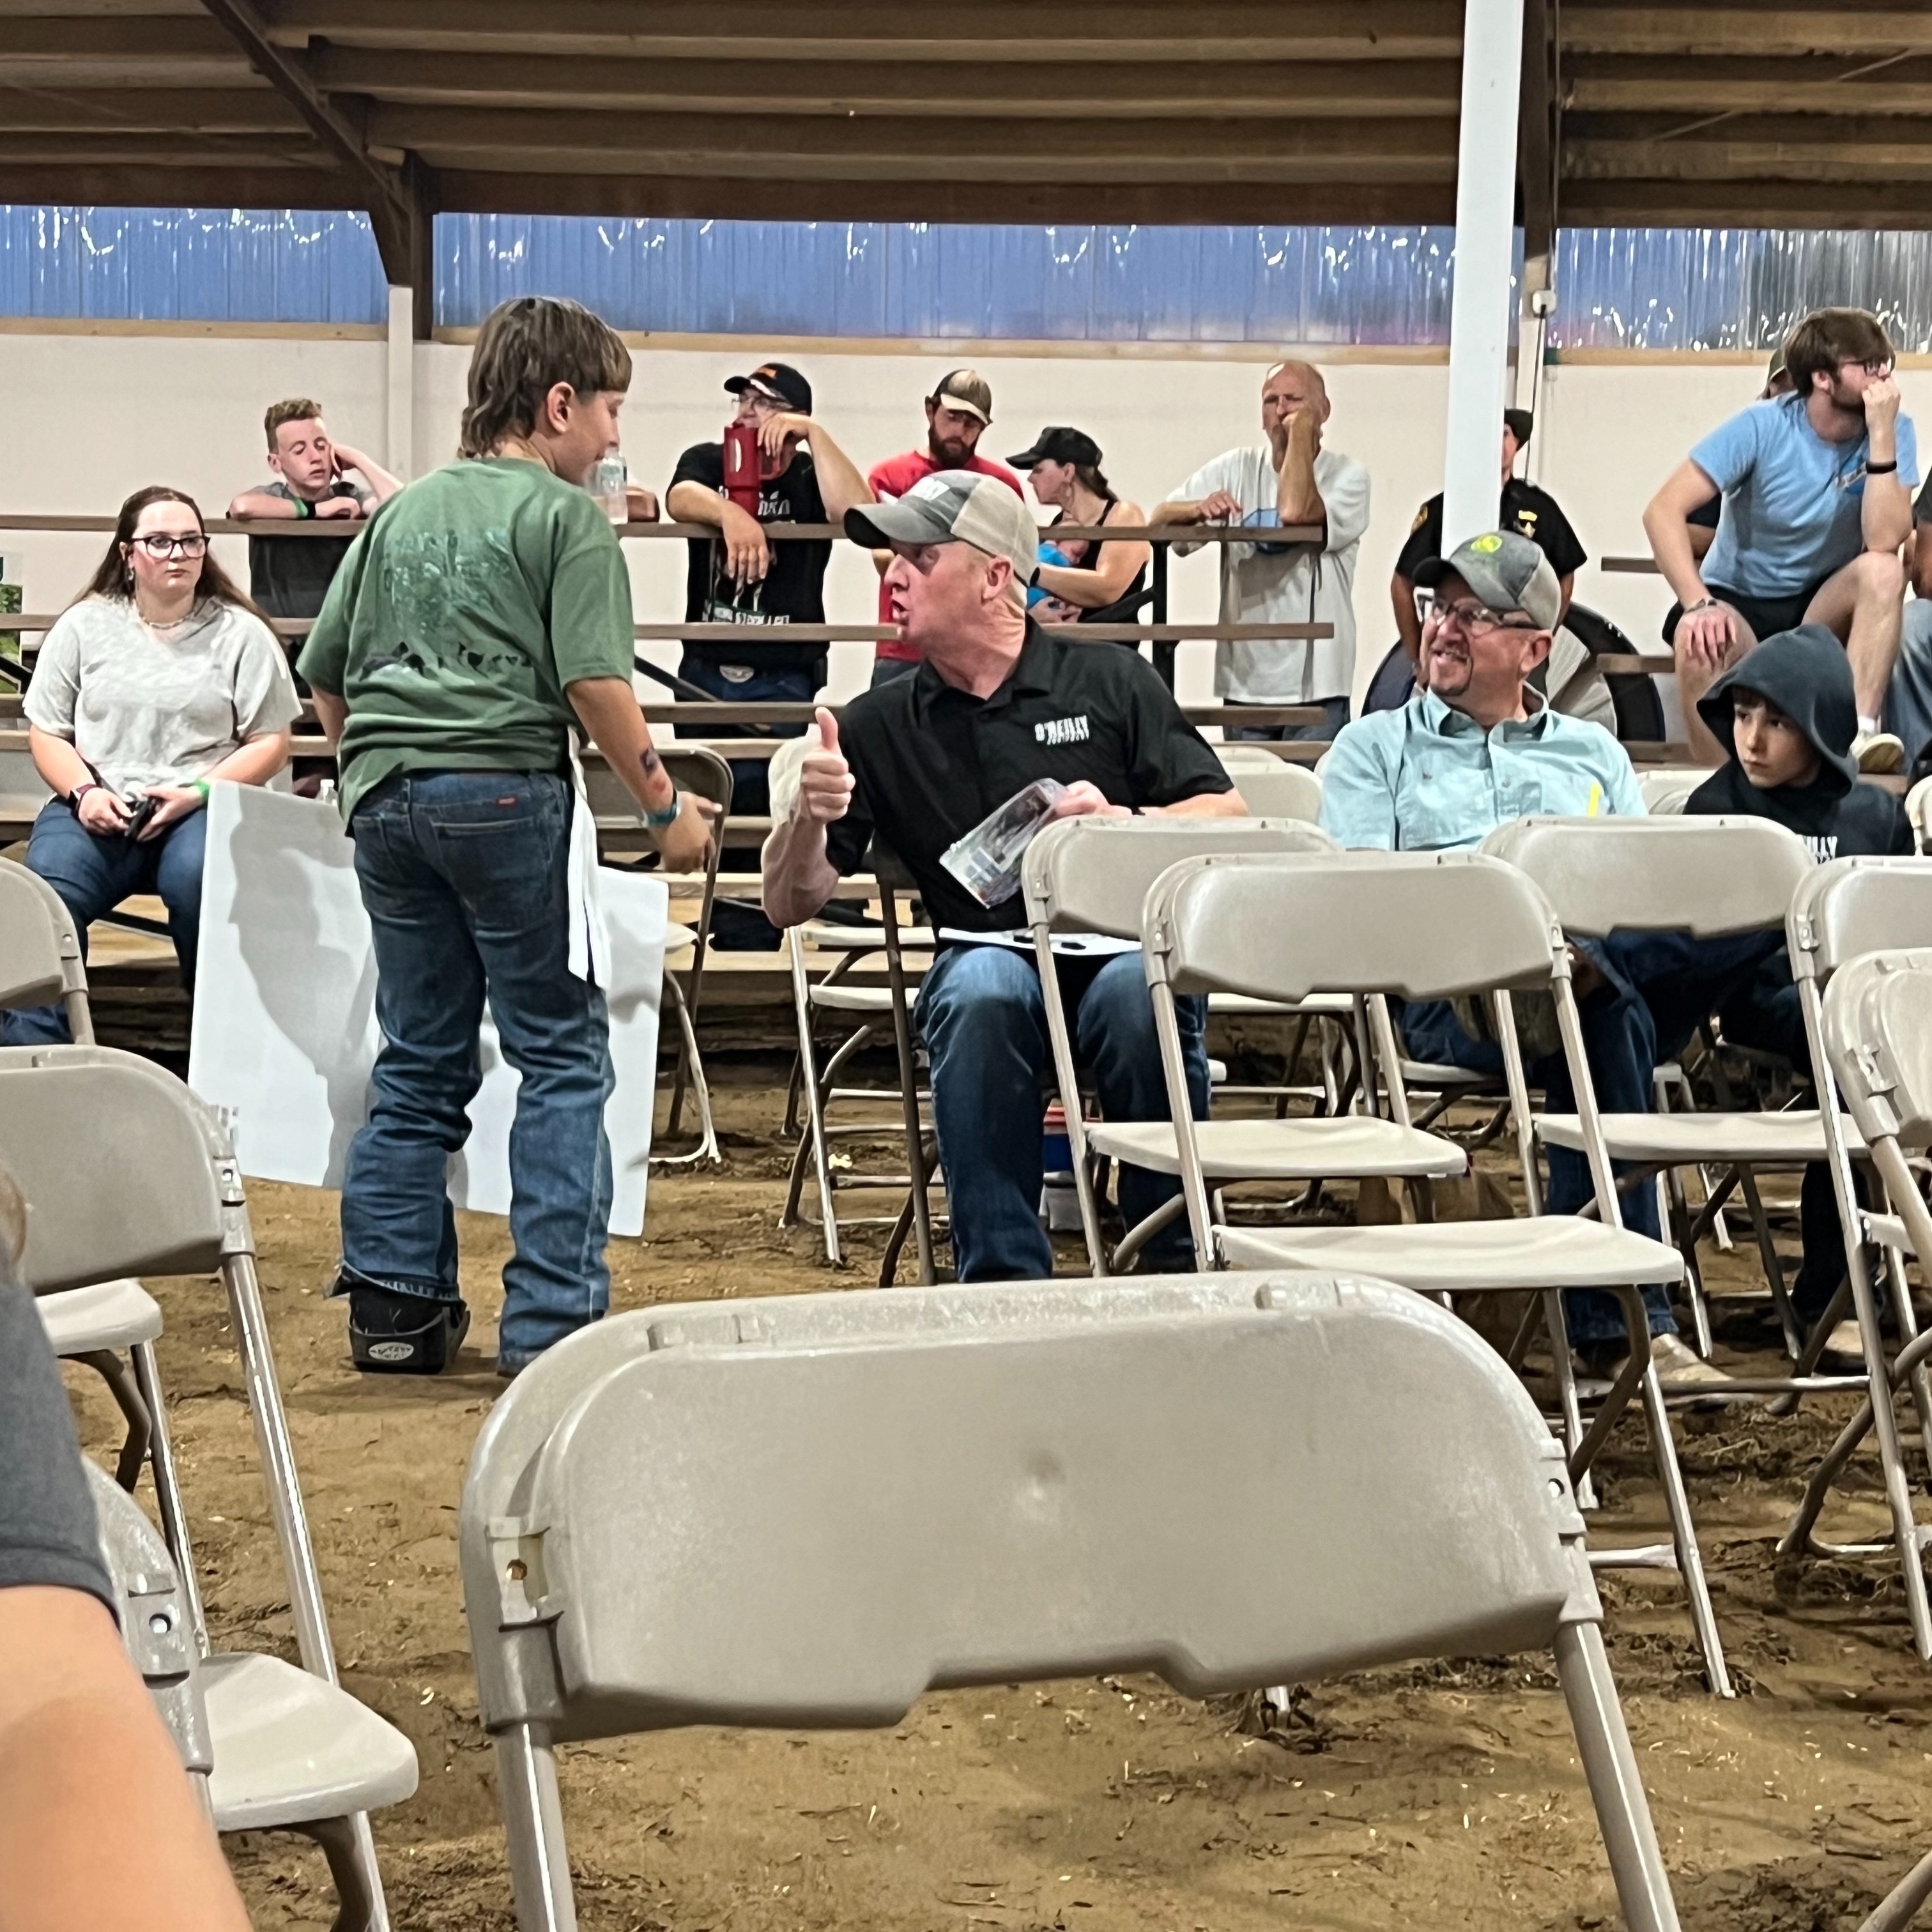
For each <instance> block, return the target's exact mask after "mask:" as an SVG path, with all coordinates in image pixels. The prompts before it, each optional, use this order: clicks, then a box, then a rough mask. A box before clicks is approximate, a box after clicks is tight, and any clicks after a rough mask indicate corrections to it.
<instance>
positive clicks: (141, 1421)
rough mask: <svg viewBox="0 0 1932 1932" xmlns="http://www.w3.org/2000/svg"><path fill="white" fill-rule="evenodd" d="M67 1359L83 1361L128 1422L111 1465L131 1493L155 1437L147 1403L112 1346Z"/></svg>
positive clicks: (116, 1478) (116, 1476) (122, 1417)
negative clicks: (101, 1383) (118, 1453)
mask: <svg viewBox="0 0 1932 1932" xmlns="http://www.w3.org/2000/svg"><path fill="white" fill-rule="evenodd" d="M68 1360H69V1361H75V1362H80V1363H82V1364H85V1365H86V1367H89V1368H90V1369H92V1370H93V1371H94V1373H95V1374H96V1375H97V1376H99V1377H100V1378H101V1380H102V1381H103V1382H105V1383H106V1384H107V1391H108V1393H109V1394H110V1395H111V1396H113V1398H114V1406H115V1408H116V1409H118V1410H119V1411H120V1412H121V1420H122V1421H124V1422H125V1423H126V1424H127V1434H126V1435H125V1436H123V1437H122V1438H121V1454H120V1456H119V1457H118V1460H116V1462H115V1465H114V1480H115V1481H116V1482H117V1483H118V1484H120V1485H121V1488H123V1489H124V1490H127V1492H128V1493H129V1494H130V1495H132V1494H133V1489H134V1485H135V1484H136V1483H138V1482H139V1481H140V1480H141V1465H142V1463H145V1461H146V1460H148V1444H149V1443H150V1442H151V1441H152V1440H153V1439H154V1421H153V1418H151V1416H150V1415H148V1405H147V1404H146V1403H145V1402H144V1401H143V1400H142V1397H141V1391H140V1390H139V1388H138V1387H137V1386H136V1384H135V1381H134V1379H133V1376H131V1375H130V1374H129V1373H128V1370H127V1364H126V1363H125V1362H124V1361H122V1360H121V1358H120V1357H119V1356H118V1355H116V1354H115V1352H114V1351H113V1349H89V1350H88V1351H87V1352H86V1354H85V1355H72V1356H70V1357H69V1358H68Z"/></svg>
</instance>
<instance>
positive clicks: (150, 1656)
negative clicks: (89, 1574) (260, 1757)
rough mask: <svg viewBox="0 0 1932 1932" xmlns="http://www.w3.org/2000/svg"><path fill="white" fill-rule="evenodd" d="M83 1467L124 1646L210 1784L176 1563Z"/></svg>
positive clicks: (101, 1473) (95, 1469)
mask: <svg viewBox="0 0 1932 1932" xmlns="http://www.w3.org/2000/svg"><path fill="white" fill-rule="evenodd" d="M81 1460H82V1462H83V1465H84V1466H85V1467H86V1471H87V1486H88V1488H89V1491H90V1492H91V1493H92V1495H93V1497H94V1508H95V1515H96V1517H98V1520H99V1522H100V1526H101V1561H102V1562H104V1563H105V1564H106V1565H107V1577H108V1580H109V1582H110V1583H112V1584H113V1586H114V1594H115V1597H116V1598H118V1600H119V1610H120V1617H121V1642H122V1643H123V1644H124V1645H125V1646H127V1655H128V1658H129V1659H130V1661H131V1662H132V1663H133V1666H134V1668H135V1669H136V1670H138V1671H139V1673H141V1681H142V1682H143V1683H144V1684H145V1685H147V1687H148V1694H149V1696H151V1697H152V1698H153V1699H154V1703H155V1704H156V1706H157V1707H158V1708H159V1709H160V1714H161V1717H162V1719H163V1721H164V1722H165V1723H166V1725H167V1727H168V1730H169V1734H170V1735H171V1736H172V1738H173V1739H174V1741H175V1749H176V1750H177V1751H179V1752H180V1753H181V1763H182V1764H183V1765H184V1766H185V1767H186V1768H187V1769H188V1770H190V1771H191V1772H199V1773H201V1774H202V1775H203V1776H205V1775H207V1773H208V1772H209V1771H210V1770H211V1769H212V1768H213V1766H214V1744H213V1739H212V1737H211V1733H210V1732H209V1730H208V1705H207V1701H206V1700H205V1697H204V1696H203V1694H202V1688H201V1683H200V1680H199V1677H198V1676H197V1675H196V1667H197V1664H198V1663H199V1659H198V1658H196V1654H195V1637H194V1629H193V1624H192V1622H191V1621H190V1618H189V1616H188V1611H187V1602H186V1600H185V1598H184V1596H183V1595H182V1592H181V1579H180V1576H179V1574H178V1572H177V1571H176V1570H175V1563H174V1559H173V1558H172V1556H169V1554H168V1547H167V1545H166V1544H165V1543H163V1541H161V1537H160V1532H159V1531H158V1530H157V1529H155V1528H154V1525H153V1524H152V1523H150V1522H149V1521H148V1519H147V1518H146V1517H145V1516H143V1515H142V1514H141V1507H140V1505H139V1504H138V1503H137V1502H135V1500H134V1499H133V1497H132V1496H129V1495H128V1494H127V1492H126V1491H125V1490H123V1489H121V1487H118V1484H115V1483H114V1482H113V1481H111V1480H110V1478H109V1477H108V1475H107V1472H106V1471H105V1470H104V1469H102V1468H101V1466H100V1465H99V1464H98V1463H95V1461H93V1460H92V1458H90V1457H83V1458H82V1459H81Z"/></svg>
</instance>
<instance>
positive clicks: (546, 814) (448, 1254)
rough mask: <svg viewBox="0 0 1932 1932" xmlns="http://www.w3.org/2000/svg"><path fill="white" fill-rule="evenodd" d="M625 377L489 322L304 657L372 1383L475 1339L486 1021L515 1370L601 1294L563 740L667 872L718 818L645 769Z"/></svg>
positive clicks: (503, 1362)
mask: <svg viewBox="0 0 1932 1932" xmlns="http://www.w3.org/2000/svg"><path fill="white" fill-rule="evenodd" d="M630 383H631V358H630V355H629V353H628V351H627V350H625V347H624V345H623V344H622V342H621V341H619V339H618V338H617V337H616V335H615V334H614V333H613V332H612V331H611V330H610V329H609V328H607V326H605V325H604V323H602V322H601V321H599V320H598V318H597V317H595V316H594V315H592V314H590V313H589V311H587V310H586V309H583V308H580V307H579V306H578V305H577V304H576V303H574V302H559V301H552V300H549V299H544V298H535V297H525V298H520V299H517V300H516V301H514V302H505V303H503V304H502V305H501V306H499V308H496V310H494V311H493V312H492V313H491V314H490V316H489V317H488V318H487V320H485V322H484V324H483V327H482V329H481V333H480V334H479V335H478V338H477V342H476V351H475V355H474V356H472V359H471V361H470V365H469V407H467V408H466V410H464V411H463V431H462V440H461V446H460V460H458V461H457V462H455V463H451V464H449V465H448V466H446V467H445V468H443V469H439V470H437V471H436V472H434V474H432V475H428V476H426V477H425V478H423V479H422V481H420V482H418V483H415V484H411V485H410V487H408V488H407V489H406V490H403V491H402V492H401V493H400V494H399V495H398V496H394V497H392V499H390V500H389V502H386V503H385V504H383V505H382V506H381V508H380V510H379V511H377V514H375V516H374V517H372V518H371V521H370V523H369V526H368V529H366V530H365V532H363V533H362V535H361V536H359V538H357V539H356V543H355V544H354V546H353V547H352V548H351V550H350V553H349V554H348V556H347V557H346V558H345V559H344V562H343V565H342V568H341V570H340V571H338V573H337V575H336V577H335V582H334V583H333V584H332V585H331V586H330V588H329V596H328V599H327V601H326V602H325V603H324V604H323V609H322V613H321V615H320V616H319V617H317V619H316V622H315V628H314V630H313V631H311V632H310V634H309V639H308V643H307V645H306V646H305V647H304V649H303V651H302V657H301V659H300V661H299V668H300V670H301V672H302V676H304V677H305V678H306V679H308V682H309V684H310V685H311V687H312V688H313V689H314V693H315V706H316V712H317V715H318V716H319V717H320V719H321V720H322V724H323V729H324V730H326V732H327V733H328V734H329V741H330V742H331V743H332V744H333V745H336V746H337V747H338V751H339V753H340V757H341V796H342V809H343V812H344V816H345V817H347V820H348V822H349V830H350V836H351V837H352V838H353V839H354V840H355V842H356V877H357V878H358V880H359V883H360V884H361V886H362V902H363V904H364V906H365V907H366V908H367V910H368V914H369V922H370V926H371V929H372V930H373V932H374V938H375V950H376V968H377V986H376V1012H377V1019H379V1021H380V1022H381V1025H382V1029H383V1049H382V1052H381V1053H380V1055H378V1056H377V1061H376V1070H375V1076H374V1083H373V1084H374V1095H373V1098H372V1101H371V1109H370V1115H369V1119H368V1123H367V1124H365V1126H364V1127H362V1130H360V1131H359V1133H357V1135H356V1139H355V1141H354V1142H353V1145H351V1147H350V1151H349V1161H348V1167H347V1172H346V1174H345V1175H344V1181H343V1187H342V1263H341V1271H340V1273H339V1274H338V1277H337V1280H336V1284H335V1293H337V1294H338V1295H347V1296H348V1298H349V1333H350V1346H351V1349H352V1351H353V1355H354V1358H355V1361H356V1366H357V1367H359V1368H362V1369H365V1370H376V1371H382V1370H389V1371H401V1372H403V1373H413V1374H421V1375H434V1374H435V1373H437V1372H438V1371H439V1370H441V1369H443V1367H445V1366H446V1365H447V1364H448V1363H449V1362H450V1361H452V1359H454V1358H455V1354H456V1352H457V1349H458V1346H459V1345H460V1343H461V1341H462V1340H463V1334H464V1333H465V1331H466V1330H467V1328H468V1327H469V1310H467V1309H466V1307H464V1305H463V1299H462V1295H461V1292H460V1289H459V1287H458V1282H457V1271H456V1223H455V1217H454V1216H453V1214H452V1212H451V1211H450V1206H449V1193H448V1187H447V1175H448V1170H449V1158H450V1157H451V1155H452V1154H455V1153H456V1152H457V1151H458V1149H459V1148H461V1147H462V1145H463V1142H465V1141H466V1139H468V1137H469V1118H468V1115H467V1112H466V1109H468V1107H469V1103H470V1101H471V1100H472V1099H473V1098H474V1097H475V1093H476V1090H477V1088H478V1085H480V1084H481V1078H482V1073H481V1063H480V1061H479V1058H478V1049H477V1029H478V1025H480V1023H481V1019H482V1017H483V1003H484V1000H485V998H487V1000H488V1001H489V1003H490V1013H491V1014H492V1016H493V1018H494V1019H495V1021H496V1031H497V1034H498V1035H499V1037H500V1039H501V1040H502V1044H503V1057H504V1058H505V1059H506V1060H507V1061H509V1063H510V1064H511V1066H512V1067H514V1068H515V1069H516V1070H517V1073H519V1075H520V1076H521V1085H520V1087H519V1088H518V1089H517V1117H516V1121H515V1124H514V1126H513V1127H511V1130H510V1183H511V1206H510V1234H511V1239H512V1241H514V1244H515V1248H516V1252H515V1254H514V1256H513V1257H512V1258H511V1260H510V1261H509V1262H508V1263H507V1264H506V1265H505V1267H504V1269H503V1314H502V1324H501V1327H500V1329H499V1337H498V1343H497V1358H496V1365H497V1368H498V1370H499V1373H504V1374H511V1375H514V1373H516V1372H517V1370H520V1369H521V1368H522V1367H524V1366H525V1364H527V1363H528V1362H529V1361H532V1359H534V1358H535V1356H536V1355H538V1354H539V1353H541V1352H542V1351H543V1350H544V1349H547V1348H548V1347H549V1346H550V1345H551V1344H552V1343H555V1342H558V1341H560V1340H562V1338H563V1337H565V1335H568V1334H571V1333H572V1332H574V1331H575V1330H577V1329H578V1328H581V1327H583V1325H584V1324H585V1323H586V1322H593V1321H595V1320H596V1319H598V1317H599V1316H601V1315H602V1314H603V1313H604V1309H605V1307H607V1304H608V1302H609V1300H610V1274H609V1271H608V1270H607V1268H606V1267H605V1266H604V1241H605V1238H606V1236H607V1233H608V1229H609V1221H610V1195H611V1173H610V1148H609V1146H608V1145H607V1143H606V1142H605V1140H604V1126H603V1118H604V1102H605V1100H607V1098H608V1097H609V1095H610V1088H611V1085H612V1073H611V1068H610V1043H609V1031H610V1030H609V1023H608V1019H607V1014H606V1012H605V1009H604V995H603V993H602V992H601V990H600V989H598V986H597V985H596V984H595V980H594V977H592V969H591V968H588V967H586V966H584V965H583V958H584V955H585V952H586V947H585V944H584V942H583V935H580V934H576V933H574V932H573V923H574V920H580V919H582V917H583V913H582V911H581V910H580V909H579V910H577V912H576V913H574V915H573V910H572V907H571V868H570V843H571V840H570V828H571V809H572V804H573V800H574V787H573V786H572V784H571V778H570V776H569V755H570V753H569V747H570V734H571V731H572V730H573V729H574V730H581V731H583V733H586V735H587V736H589V738H590V739H592V742H594V743H595V745H597V747H598V749H599V750H600V751H602V752H603V753H604V756H605V757H607V759H608V760H609V761H610V769H611V770H612V771H613V772H614V773H615V774H616V775H617V777H618V778H619V779H620V780H621V781H622V782H623V784H625V786H626V787H628V789H629V790H630V791H631V793H632V795H633V796H634V797H635V798H636V799H637V801H638V802H639V803H640V805H642V806H643V808H644V811H645V814H646V820H647V822H648V823H649V825H650V826H651V828H652V832H653V834H654V835H655V838H656V840H657V843H658V849H659V850H661V853H663V855H664V863H665V865H666V866H667V867H668V868H672V869H674V870H686V869H693V868H696V867H697V866H699V865H701V864H702V863H703V859H704V856H705V853H706V848H707V845H708V842H709V826H708V822H707V821H708V817H709V812H710V810H711V808H710V807H709V805H706V804H704V803H703V802H702V801H700V800H698V799H694V798H691V797H690V796H682V797H681V796H679V793H677V791H676V790H675V788H674V787H673V785H672V784H671V781H670V778H669V776H668V775H667V773H666V772H665V771H664V766H663V765H662V764H661V762H660V761H659V760H658V756H657V754H656V753H655V751H653V750H652V748H651V736H650V732H649V729H648V728H647V727H646V725H645V723H644V718H643V712H642V711H641V710H640V709H639V708H638V705H637V699H636V697H635V696H634V694H633V692H632V690H631V664H632V652H633V645H632V642H631V596H630V584H629V580H628V577H627V575H626V574H625V568H624V561H623V556H622V552H621V551H620V550H619V548H618V545H617V540H616V536H615V535H614V534H613V532H612V530H611V528H610V523H609V522H608V521H607V520H606V518H605V517H604V512H603V511H602V510H601V508H599V507H598V505H596V504H595V503H594V502H592V500H591V499H590V498H589V496H587V495H586V493H584V491H583V489H582V488H581V487H580V485H581V484H582V482H583V478H584V476H585V475H586V472H588V471H589V468H590V466H592V464H593V463H595V462H596V461H597V460H598V458H601V457H602V456H604V455H606V454H607V452H609V451H610V450H612V449H615V448H616V443H617V412H618V410H619V407H621V406H622V403H623V401H624V397H625V392H626V391H627V390H628V389H629V387H630ZM573 940H575V941H577V944H575V945H573ZM573 953H575V954H576V956H577V960H578V965H579V969H580V970H579V971H577V972H573V971H572V970H571V959H572V955H573Z"/></svg>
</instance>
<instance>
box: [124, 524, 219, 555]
mask: <svg viewBox="0 0 1932 1932" xmlns="http://www.w3.org/2000/svg"><path fill="white" fill-rule="evenodd" d="M134 543H135V544H136V546H138V547H139V548H140V549H142V550H145V551H146V552H147V553H148V555H149V556H151V557H155V558H157V559H158V558H163V557H170V556H206V555H207V554H208V539H207V538H205V536H203V535H202V534H201V533H200V532H199V531H198V530H197V531H195V532H193V533H192V534H191V535H187V536H173V535H169V533H168V532H166V531H165V530H154V531H151V532H150V533H149V534H148V535H146V536H141V537H136V538H135V539H134Z"/></svg>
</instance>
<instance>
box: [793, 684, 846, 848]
mask: <svg viewBox="0 0 1932 1932" xmlns="http://www.w3.org/2000/svg"><path fill="white" fill-rule="evenodd" d="M813 729H814V730H815V731H816V732H817V734H818V742H817V744H816V745H814V746H813V747H812V748H811V750H810V751H807V752H806V753H805V762H804V763H802V765H801V766H799V782H798V803H797V804H796V806H794V807H793V811H794V814H795V815H796V817H799V818H802V819H803V820H805V821H806V823H808V824H812V825H831V824H833V823H836V822H837V821H838V820H839V819H841V818H843V817H844V816H845V813H846V810H847V807H848V806H850V804H851V802H852V789H853V778H852V767H851V766H850V765H848V764H847V763H846V762H845V756H844V753H843V752H842V751H840V750H839V748H838V719H837V718H835V717H833V716H832V713H831V712H829V711H828V710H826V709H825V707H824V706H823V705H822V704H821V705H820V706H819V707H818V716H817V723H816V724H814V727H813Z"/></svg>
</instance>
